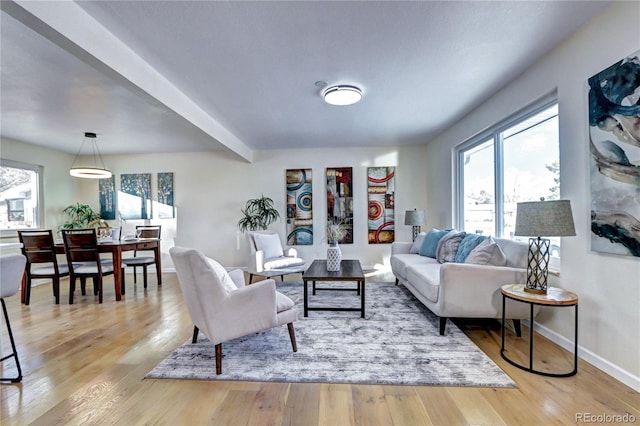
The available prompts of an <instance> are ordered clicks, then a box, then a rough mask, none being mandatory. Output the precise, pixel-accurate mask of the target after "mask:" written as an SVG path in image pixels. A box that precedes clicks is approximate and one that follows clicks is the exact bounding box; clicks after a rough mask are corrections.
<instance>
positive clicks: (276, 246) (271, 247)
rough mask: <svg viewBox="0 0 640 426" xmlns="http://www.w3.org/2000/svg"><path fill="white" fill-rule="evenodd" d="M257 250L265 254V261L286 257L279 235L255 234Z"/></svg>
mask: <svg viewBox="0 0 640 426" xmlns="http://www.w3.org/2000/svg"><path fill="white" fill-rule="evenodd" d="M253 238H254V240H255V242H256V249H257V250H262V251H263V252H264V257H265V259H271V258H273V257H281V256H284V251H282V244H280V236H279V235H278V234H258V233H256V234H254V235H253Z"/></svg>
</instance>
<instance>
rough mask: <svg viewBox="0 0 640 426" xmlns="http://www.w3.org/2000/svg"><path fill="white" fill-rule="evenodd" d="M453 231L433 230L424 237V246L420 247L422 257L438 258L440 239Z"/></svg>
mask: <svg viewBox="0 0 640 426" xmlns="http://www.w3.org/2000/svg"><path fill="white" fill-rule="evenodd" d="M450 231H451V229H443V230H439V229H435V228H434V229H432V230H431V231H429V232H428V233H427V235H426V236H425V237H424V241H423V242H422V246H420V253H418V254H419V255H420V256H426V257H432V258H434V259H435V258H436V250H437V248H438V243H439V242H440V239H441V238H442V237H444V236H445V235H447V234H448V233H449V232H450Z"/></svg>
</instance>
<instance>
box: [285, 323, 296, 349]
mask: <svg viewBox="0 0 640 426" xmlns="http://www.w3.org/2000/svg"><path fill="white" fill-rule="evenodd" d="M287 328H288V329H289V337H290V338H291V347H292V348H293V351H294V352H298V345H296V333H295V331H293V323H292V322H290V323H289V324H287Z"/></svg>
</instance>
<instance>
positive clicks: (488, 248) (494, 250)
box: [464, 237, 507, 266]
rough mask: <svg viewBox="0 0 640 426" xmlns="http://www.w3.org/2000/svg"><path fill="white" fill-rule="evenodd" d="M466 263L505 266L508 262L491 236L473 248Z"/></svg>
mask: <svg viewBox="0 0 640 426" xmlns="http://www.w3.org/2000/svg"><path fill="white" fill-rule="evenodd" d="M464 263H473V264H475V265H494V266H504V265H505V264H506V263H507V257H506V256H505V254H504V253H503V252H502V249H500V246H499V245H498V244H497V243H496V242H495V240H494V239H493V238H491V237H489V238H487V239H486V240H484V241H483V242H481V243H480V244H479V245H478V246H477V247H476V248H474V249H473V250H471V253H469V256H467V259H466V260H465V262H464Z"/></svg>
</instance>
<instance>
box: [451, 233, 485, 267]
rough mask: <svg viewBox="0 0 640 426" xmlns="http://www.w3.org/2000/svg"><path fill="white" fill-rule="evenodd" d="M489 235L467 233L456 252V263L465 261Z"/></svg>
mask: <svg viewBox="0 0 640 426" xmlns="http://www.w3.org/2000/svg"><path fill="white" fill-rule="evenodd" d="M486 239H487V237H485V236H483V235H478V234H467V235H466V236H465V237H464V239H463V240H462V241H460V245H459V246H458V251H457V252H456V259H455V260H454V262H456V263H464V261H465V260H466V259H467V256H469V253H471V250H473V249H474V248H476V247H478V245H480V243H481V242H483V241H484V240H486Z"/></svg>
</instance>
